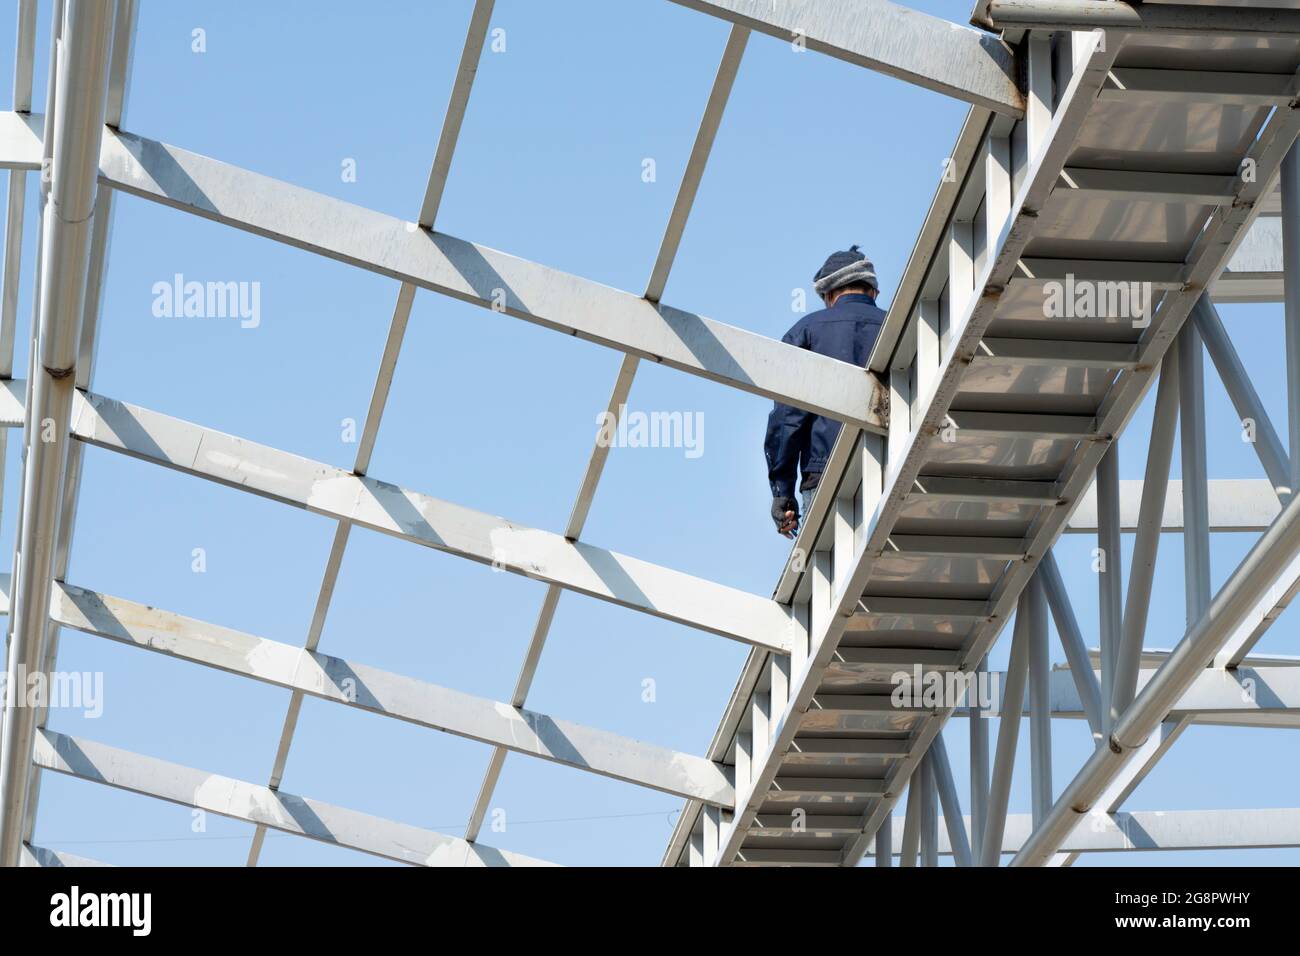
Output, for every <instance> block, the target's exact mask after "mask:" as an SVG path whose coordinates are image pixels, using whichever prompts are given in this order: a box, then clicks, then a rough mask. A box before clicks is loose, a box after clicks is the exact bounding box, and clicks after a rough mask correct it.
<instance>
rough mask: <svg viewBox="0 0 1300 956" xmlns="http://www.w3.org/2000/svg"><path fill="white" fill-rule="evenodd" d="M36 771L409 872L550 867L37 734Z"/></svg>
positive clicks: (312, 802)
mask: <svg viewBox="0 0 1300 956" xmlns="http://www.w3.org/2000/svg"><path fill="white" fill-rule="evenodd" d="M35 761H36V765H37V766H39V767H41V768H43V769H45V770H53V771H55V772H56V773H62V774H67V775H68V776H71V777H77V778H79V779H81V780H89V781H91V782H93V783H101V784H104V785H106V786H109V787H116V788H117V789H119V790H126V791H129V792H131V793H138V794H141V795H143V796H146V797H155V798H157V799H159V800H166V801H167V802H169V803H177V804H180V805H181V806H186V807H194V808H196V809H199V810H205V811H207V812H208V813H215V814H217V815H218V816H222V817H229V818H230V819H232V820H243V821H244V822H246V823H254V824H258V825H260V826H265V827H268V828H270V829H272V830H279V831H281V832H283V833H291V834H293V835H295V836H302V837H307V838H308V839H312V840H317V841H319V842H321V843H329V844H332V845H334V846H341V847H347V848H349V849H353V850H360V851H361V852H362V853H370V854H373V855H375V856H381V857H384V858H386V859H389V860H396V861H398V862H399V863H410V864H413V865H416V866H473V867H479V866H552V865H553V864H550V863H546V862H544V861H542V860H538V859H534V858H533V857H529V856H524V855H523V854H520V853H511V852H509V851H507V850H498V849H494V848H492V847H486V846H483V845H482V844H476V843H466V842H465V841H464V840H461V839H457V838H456V837H452V836H447V835H446V834H442V833H435V832H433V831H432V830H424V829H421V828H420V827H413V826H410V825H408V824H405V823H397V822H394V821H392V820H385V819H383V818H381V817H375V816H371V815H370V814H368V813H360V812H358V811H356V810H348V809H345V808H343V807H337V806H333V805H331V804H328V803H321V802H320V801H318V800H312V799H310V798H308V797H299V796H295V795H294V794H291V793H285V792H283V791H280V790H272V789H271V788H269V787H260V786H258V785H256V784H252V783H247V782H245V781H243V780H235V779H234V778H232V777H223V776H220V775H219V774H215V773H208V772H206V771H203V770H195V769H193V768H191V767H184V766H181V765H180V764H175V763H170V762H168V761H166V760H158V759H157V758H154V757H146V756H144V755H142V754H136V753H131V752H130V751H127V750H121V749H119V748H117V747H110V746H108V745H107V744H101V743H97V742H96V741H93V740H85V739H82V738H78V737H68V736H65V735H63V734H56V733H54V732H53V731H49V730H44V731H41V732H40V734H39V735H38V736H37V738H36V749H35Z"/></svg>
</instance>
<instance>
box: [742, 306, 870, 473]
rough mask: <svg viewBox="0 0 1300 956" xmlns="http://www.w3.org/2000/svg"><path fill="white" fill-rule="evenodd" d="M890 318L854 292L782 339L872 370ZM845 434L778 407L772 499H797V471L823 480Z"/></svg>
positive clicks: (772, 419) (767, 447) (770, 433)
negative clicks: (874, 351) (875, 347)
mask: <svg viewBox="0 0 1300 956" xmlns="http://www.w3.org/2000/svg"><path fill="white" fill-rule="evenodd" d="M884 320H885V313H884V312H883V311H882V310H880V309H878V308H876V303H875V301H874V300H872V299H871V298H870V297H869V296H866V295H862V294H860V293H856V292H850V293H847V294H845V295H842V296H840V297H839V298H838V299H837V300H835V304H834V305H833V306H831V307H830V308H829V309H822V310H821V311H819V312H813V313H811V314H809V315H805V316H804V317H803V318H802V319H800V320H799V321H798V322H796V323H795V324H794V328H792V329H791V330H790V331H789V332H787V333H786V334H785V336H784V337H783V338H782V339H781V341H782V342H788V343H789V344H790V345H797V346H799V348H801V349H809V350H811V351H813V352H818V353H820V354H821V355H829V356H830V357H831V358H837V359H839V360H840V361H842V362H850V363H852V364H853V365H856V366H858V368H866V366H867V359H868V358H869V357H870V356H871V347H872V346H873V345H875V344H876V336H878V335H879V334H880V325H881V323H882V322H884ZM839 433H840V423H839V422H837V421H835V420H834V419H833V418H823V417H821V416H820V415H815V414H813V413H812V412H805V411H803V410H801V409H798V408H792V407H790V406H789V405H782V404H781V403H780V402H776V403H775V407H774V408H773V409H772V414H771V415H769V416H768V418H767V441H766V442H765V443H764V446H763V448H764V451H765V452H766V453H767V480H768V481H769V482H770V483H771V485H772V497H774V498H793V497H794V485H795V469H796V468H797V469H798V470H799V471H800V472H801V473H802V474H803V476H804V478H805V479H806V478H807V477H808V476H809V475H821V473H822V472H823V471H824V470H825V469H826V459H827V458H829V457H830V453H831V447H832V446H833V445H834V444H835V439H836V437H837V436H838V435H839Z"/></svg>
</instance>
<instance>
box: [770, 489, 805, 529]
mask: <svg viewBox="0 0 1300 956" xmlns="http://www.w3.org/2000/svg"><path fill="white" fill-rule="evenodd" d="M772 521H773V522H774V523H775V524H776V530H777V533H778V534H781V535H784V536H785V537H787V538H793V537H794V535H795V532H796V531H798V530H799V502H797V501H795V500H794V499H793V498H773V499H772Z"/></svg>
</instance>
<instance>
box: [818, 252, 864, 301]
mask: <svg viewBox="0 0 1300 956" xmlns="http://www.w3.org/2000/svg"><path fill="white" fill-rule="evenodd" d="M846 285H865V286H868V287H870V288H872V289H878V288H879V285H878V284H877V283H876V267H875V265H874V264H873V263H872V262H871V260H870V259H868V258H867V256H866V253H863V252H861V251H859V249H858V247H857V246H849V249H848V252H834V253H831V256H830V258H828V259H827V260H826V264H825V265H823V266H822V267H821V268H820V269H818V270H817V274H816V275H815V276H813V288H814V289H815V290H816V291H817V294H818V295H829V294H830V293H832V292H834V291H835V290H836V289H841V288H843V287H844V286H846Z"/></svg>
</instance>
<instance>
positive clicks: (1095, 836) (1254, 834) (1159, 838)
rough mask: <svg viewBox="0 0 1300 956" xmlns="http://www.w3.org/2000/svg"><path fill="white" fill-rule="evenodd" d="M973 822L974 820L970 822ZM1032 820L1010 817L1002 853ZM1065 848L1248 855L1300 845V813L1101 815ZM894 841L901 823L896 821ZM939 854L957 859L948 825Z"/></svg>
mask: <svg viewBox="0 0 1300 956" xmlns="http://www.w3.org/2000/svg"><path fill="white" fill-rule="evenodd" d="M966 819H967V820H969V818H966ZM1032 823H1033V821H1032V820H1031V819H1030V815H1029V814H1027V813H1014V814H1012V815H1011V816H1009V817H1007V831H1006V834H1005V836H1004V837H1003V840H1002V852H1003V853H1015V852H1016V851H1018V850H1019V849H1020V847H1021V846H1022V845H1023V844H1024V841H1025V839H1026V837H1027V836H1028V835H1029V832H1030V829H1031V827H1032ZM1088 823H1089V825H1088V826H1087V827H1080V828H1079V829H1078V830H1076V831H1075V832H1074V833H1073V834H1071V835H1070V838H1069V840H1067V841H1066V843H1065V845H1064V846H1062V848H1061V849H1062V851H1063V852H1066V853H1123V852H1125V851H1128V850H1246V849H1270V848H1280V847H1295V846H1300V809H1276V810H1274V809H1267V810H1262V809H1261V810H1138V811H1134V812H1132V813H1125V812H1118V813H1097V814H1093V815H1091V816H1090V817H1089V820H1088ZM892 829H893V832H894V836H895V840H897V836H898V834H899V833H900V832H901V830H902V821H900V820H897V819H895V820H894V821H893V827H892ZM939 832H940V838H939V853H940V855H942V856H951V855H952V854H953V847H952V842H951V841H950V840H949V839H948V837H947V833H948V831H947V829H946V826H941V827H940V828H939Z"/></svg>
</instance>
